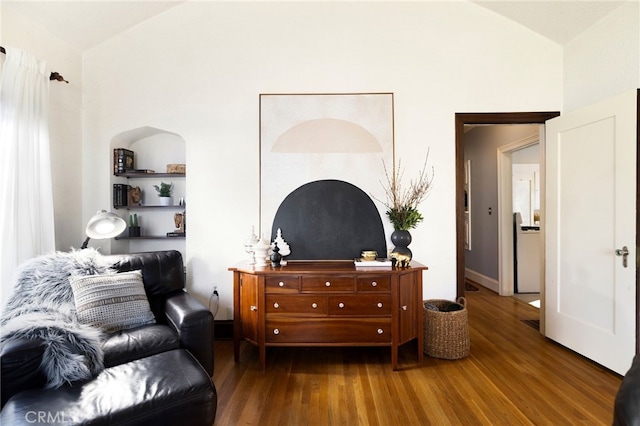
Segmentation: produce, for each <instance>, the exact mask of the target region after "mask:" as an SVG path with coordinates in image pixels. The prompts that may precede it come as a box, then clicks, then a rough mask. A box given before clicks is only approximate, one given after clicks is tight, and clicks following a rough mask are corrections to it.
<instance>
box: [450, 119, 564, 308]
mask: <svg viewBox="0 0 640 426" xmlns="http://www.w3.org/2000/svg"><path fill="white" fill-rule="evenodd" d="M559 115H560V112H559V111H543V112H476V113H456V114H455V126H456V127H455V128H456V293H457V297H462V296H464V293H465V290H464V270H465V268H464V257H465V256H464V232H465V231H464V126H465V125H466V124H485V125H486V124H544V123H545V121H547V120H549V119H552V118H554V117H557V116H559Z"/></svg>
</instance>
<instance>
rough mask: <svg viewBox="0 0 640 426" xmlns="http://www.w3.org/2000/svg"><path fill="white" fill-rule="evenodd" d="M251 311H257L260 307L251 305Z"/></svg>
mask: <svg viewBox="0 0 640 426" xmlns="http://www.w3.org/2000/svg"><path fill="white" fill-rule="evenodd" d="M249 310H251V311H257V310H258V307H257V306H256V305H251V306H249Z"/></svg>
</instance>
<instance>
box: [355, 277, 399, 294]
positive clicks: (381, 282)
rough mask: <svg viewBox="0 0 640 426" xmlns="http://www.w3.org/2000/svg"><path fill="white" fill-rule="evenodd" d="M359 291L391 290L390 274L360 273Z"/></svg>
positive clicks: (358, 279)
mask: <svg viewBox="0 0 640 426" xmlns="http://www.w3.org/2000/svg"><path fill="white" fill-rule="evenodd" d="M357 286H358V291H391V277H390V276H389V275H358V278H357Z"/></svg>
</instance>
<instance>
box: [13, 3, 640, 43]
mask: <svg viewBox="0 0 640 426" xmlns="http://www.w3.org/2000/svg"><path fill="white" fill-rule="evenodd" d="M184 1H187V0H136V1H113V0H111V1H108V0H105V1H86V0H75V1H74V0H66V1H56V0H47V1H37V0H36V1H25V0H3V1H2V7H3V8H4V7H6V8H11V9H14V10H15V11H17V12H19V13H20V14H22V15H24V16H27V17H29V18H30V19H31V20H33V21H34V22H35V23H37V24H38V25H40V26H41V27H43V28H45V29H47V30H48V31H49V32H50V33H51V34H53V35H55V36H56V37H58V38H60V39H61V40H63V41H65V42H67V43H69V44H70V45H71V46H73V47H75V48H76V49H77V50H79V51H84V50H87V49H90V48H91V47H93V46H96V45H98V44H100V43H102V42H104V41H106V40H108V39H110V38H111V37H114V36H115V35H117V34H119V33H121V32H123V31H126V30H127V29H129V28H131V27H133V26H135V25H137V24H139V23H141V22H143V21H145V20H147V19H150V18H152V17H154V16H156V15H158V14H160V13H163V12H165V11H166V10H168V9H170V8H172V7H175V6H177V5H179V4H181V3H183V2H184ZM200 1H216V0H200ZM235 1H241V0H235ZM293 1H296V0H293ZM418 1H420V0H418ZM427 1H428V0H427ZM469 1H472V2H473V3H476V4H478V5H479V6H481V7H484V8H486V9H488V10H491V11H493V12H495V13H497V14H499V15H502V16H504V17H506V18H508V19H511V20H513V21H515V22H517V23H519V24H521V25H523V26H525V27H527V28H529V29H531V30H532V31H535V32H537V33H539V34H541V35H542V36H544V37H546V38H548V39H550V40H552V41H554V42H556V43H558V44H560V45H565V44H567V43H568V42H569V41H571V40H572V39H573V38H575V37H576V36H577V35H578V34H580V33H581V32H583V31H584V30H586V29H587V28H589V27H590V26H592V25H593V24H595V23H596V22H597V21H599V20H600V19H602V18H603V17H604V16H606V15H607V14H608V13H610V12H611V11H613V10H614V9H616V8H617V7H620V6H621V5H622V4H623V3H625V1H619V0H602V1H592V0H556V1H546V0H507V1H500V0H497V1H496V0H491V1H484V0H469ZM627 1H636V0H627Z"/></svg>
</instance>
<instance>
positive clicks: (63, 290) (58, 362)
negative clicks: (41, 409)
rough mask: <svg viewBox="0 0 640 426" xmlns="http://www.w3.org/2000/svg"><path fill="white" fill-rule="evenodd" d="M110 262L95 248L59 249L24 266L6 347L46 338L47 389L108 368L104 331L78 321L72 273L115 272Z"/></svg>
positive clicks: (11, 305)
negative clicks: (23, 341)
mask: <svg viewBox="0 0 640 426" xmlns="http://www.w3.org/2000/svg"><path fill="white" fill-rule="evenodd" d="M110 266H111V265H108V264H106V262H105V260H104V258H103V257H102V255H101V254H100V253H99V252H98V251H96V250H95V249H85V250H76V251H71V252H69V253H66V252H56V253H52V254H49V255H44V256H40V257H37V258H35V259H32V260H29V261H27V262H25V263H24V264H22V265H21V266H20V268H19V270H18V273H17V277H16V282H15V287H14V293H13V295H12V296H11V298H10V299H9V301H8V303H7V305H6V307H5V309H4V312H3V314H2V319H1V320H0V346H1V345H5V344H7V343H8V342H10V341H12V340H16V339H23V338H26V339H31V340H39V341H42V345H43V346H44V354H43V358H42V363H41V364H40V369H41V371H42V372H43V373H44V375H45V376H46V378H47V387H49V388H58V387H60V386H62V385H63V384H64V383H71V382H75V381H78V380H87V379H89V378H91V377H93V376H95V375H96V374H97V373H99V372H100V371H102V369H103V368H104V367H103V352H102V345H101V344H102V340H103V334H102V331H100V329H98V328H95V327H92V326H89V325H85V324H81V323H79V322H78V321H77V319H76V308H75V302H74V298H73V291H72V290H71V285H70V283H69V277H70V276H72V275H95V274H104V273H110V272H115V271H112V270H111V268H110Z"/></svg>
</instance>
